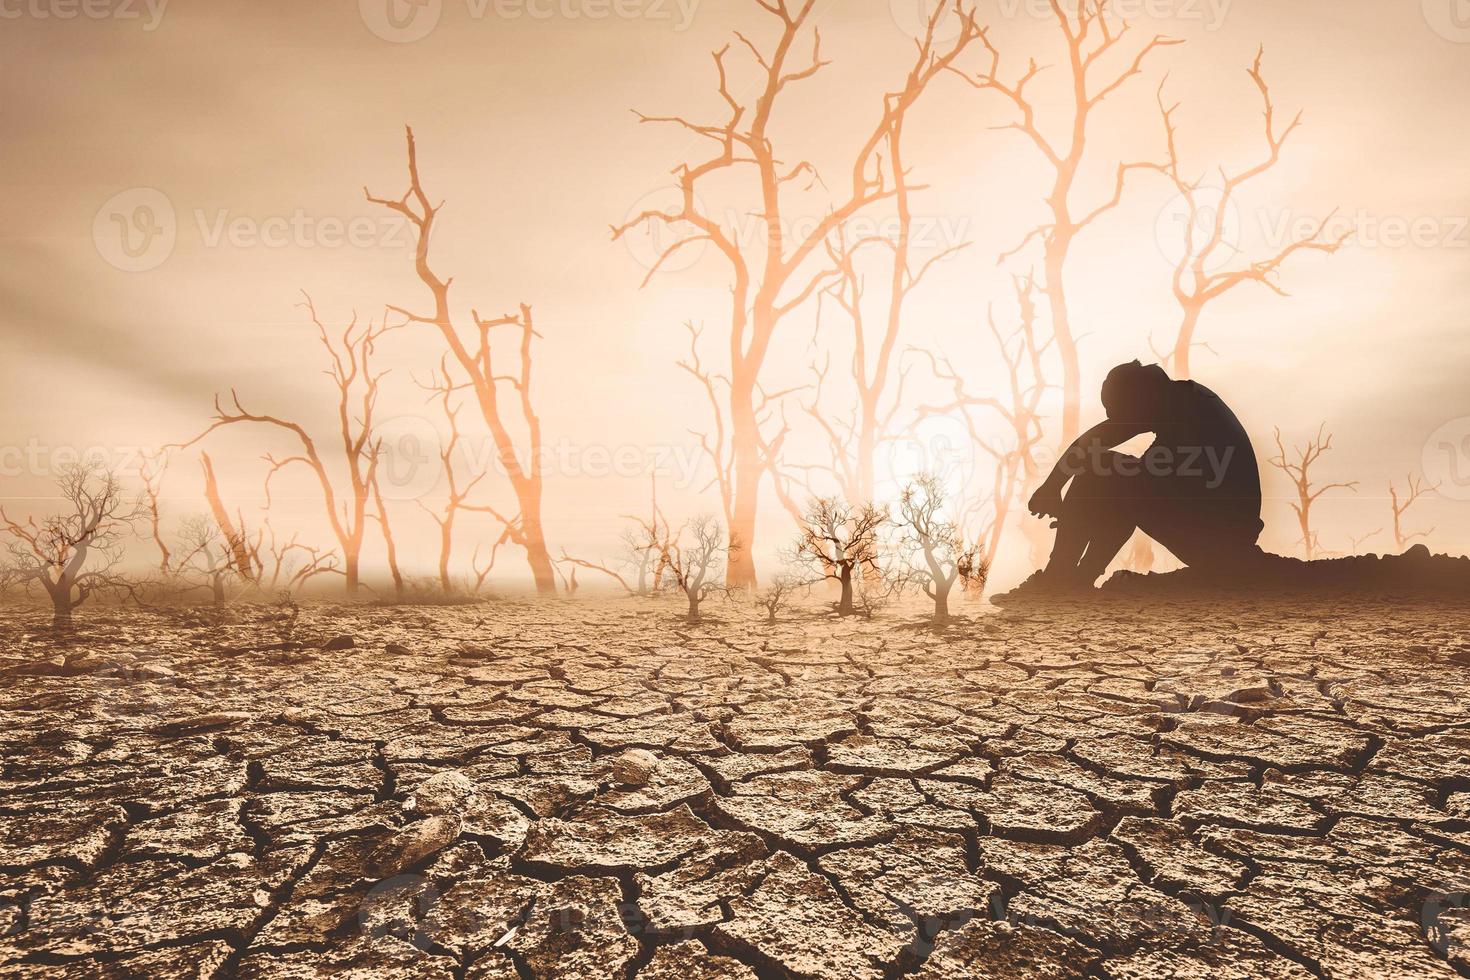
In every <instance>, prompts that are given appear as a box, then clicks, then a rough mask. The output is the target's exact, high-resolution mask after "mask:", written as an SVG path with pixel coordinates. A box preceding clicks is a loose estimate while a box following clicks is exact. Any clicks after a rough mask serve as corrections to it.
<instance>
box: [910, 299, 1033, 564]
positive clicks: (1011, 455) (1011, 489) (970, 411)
mask: <svg viewBox="0 0 1470 980" xmlns="http://www.w3.org/2000/svg"><path fill="white" fill-rule="evenodd" d="M1012 284H1013V287H1014V289H1015V295H1016V306H1017V311H1018V324H1017V326H1016V328H1015V329H1014V330H1013V331H1010V332H1009V333H1005V332H1003V331H1002V330H1001V328H1000V327H999V326H998V325H997V323H996V318H995V308H994V306H993V305H992V306H991V307H990V309H989V310H988V311H987V313H986V322H987V325H988V327H989V332H990V336H991V338H992V339H993V341H994V343H995V347H996V352H997V353H998V354H999V355H1000V361H1001V363H1002V364H1003V365H1004V367H1005V369H1006V384H1007V389H1006V393H1005V394H1004V395H1003V396H1000V397H996V396H991V395H976V394H974V393H972V392H971V391H970V389H969V386H968V384H967V382H966V380H965V377H964V375H963V374H962V373H961V372H960V371H959V370H957V369H956V368H955V366H954V364H953V363H952V362H951V361H950V359H949V358H947V357H943V356H940V355H936V354H935V353H933V352H932V351H928V350H913V351H912V353H914V354H916V355H918V356H920V357H923V358H925V359H926V360H927V361H928V364H929V368H930V371H931V372H932V374H933V375H934V377H935V378H936V379H937V380H939V381H941V382H943V383H944V384H945V385H947V386H948V387H949V389H950V395H949V399H948V400H947V401H945V402H941V403H935V404H930V405H923V406H920V408H919V409H918V416H919V417H920V418H925V417H928V416H934V415H947V416H954V415H958V416H959V417H961V418H963V419H964V420H965V424H966V426H967V428H968V430H969V434H970V442H971V444H972V445H974V446H976V447H977V448H979V449H981V450H982V451H984V452H985V453H986V454H987V455H989V456H990V457H991V459H992V460H993V461H994V466H995V468H994V475H993V479H992V485H991V488H990V495H989V497H990V519H989V521H988V522H987V523H986V525H985V528H984V530H983V532H982V534H981V538H982V539H983V551H984V553H985V554H986V555H988V556H990V558H991V560H994V558H995V556H996V555H997V554H999V552H1000V548H1001V543H1002V540H1003V539H1004V536H1005V532H1006V528H1007V525H1008V522H1009V517H1010V514H1011V510H1012V508H1013V507H1014V506H1015V503H1016V501H1017V500H1018V499H1020V500H1025V499H1026V498H1028V497H1029V496H1030V494H1031V491H1032V490H1033V489H1035V487H1036V486H1037V484H1039V483H1040V481H1041V478H1042V476H1043V475H1044V474H1043V473H1042V472H1041V463H1040V462H1039V460H1038V453H1039V452H1040V450H1041V448H1042V444H1043V442H1044V440H1045V432H1044V431H1043V428H1042V419H1041V399H1042V397H1043V396H1044V395H1045V393H1046V391H1047V388H1048V385H1047V381H1046V371H1045V363H1044V360H1043V358H1044V356H1045V354H1046V352H1047V350H1048V349H1049V348H1050V346H1051V342H1050V341H1049V340H1048V341H1046V342H1044V343H1043V342H1042V341H1041V340H1040V338H1039V337H1038V336H1037V331H1036V302H1035V281H1034V280H1033V279H1032V278H1031V277H1030V276H1029V275H1028V276H1013V277H1012ZM976 412H979V413H981V414H982V415H986V414H992V413H993V414H994V415H996V416H998V417H999V418H1000V419H1001V420H1002V421H1003V422H1004V424H1005V429H1006V436H1005V438H1004V439H1003V440H1001V441H999V442H997V441H995V440H993V439H990V438H987V437H986V436H985V434H984V433H983V432H982V427H981V426H980V425H979V424H978V422H977V419H976V417H975V413H976ZM1027 526H1028V527H1030V526H1031V525H1030V524H1028V525H1027ZM1036 526H1037V527H1040V525H1039V523H1038V524H1037V525H1036ZM1043 547H1044V544H1043V543H1042V542H1040V541H1034V542H1032V548H1031V550H1032V552H1033V553H1032V555H1031V557H1032V559H1033V561H1038V560H1039V559H1040V557H1041V556H1040V555H1038V554H1037V553H1036V552H1037V551H1038V549H1040V548H1043ZM1041 554H1044V551H1042V553H1041Z"/></svg>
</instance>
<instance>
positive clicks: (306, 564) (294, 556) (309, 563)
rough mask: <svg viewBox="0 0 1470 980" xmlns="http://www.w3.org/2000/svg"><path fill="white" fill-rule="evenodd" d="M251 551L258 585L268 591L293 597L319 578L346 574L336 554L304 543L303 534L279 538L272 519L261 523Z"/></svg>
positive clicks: (251, 563) (253, 539)
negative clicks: (292, 594) (319, 576)
mask: <svg viewBox="0 0 1470 980" xmlns="http://www.w3.org/2000/svg"><path fill="white" fill-rule="evenodd" d="M249 552H250V562H249V563H250V565H251V567H252V568H254V569H255V582H256V584H257V585H258V586H259V587H260V588H261V589H262V590H263V591H265V592H283V593H284V594H286V595H287V596H289V595H290V594H291V593H293V592H296V591H298V590H300V589H301V587H302V586H304V585H305V584H306V583H307V582H309V581H311V580H312V579H314V578H316V577H317V576H318V575H342V574H344V572H343V569H342V566H341V564H340V563H339V561H338V557H337V554H336V552H334V551H329V550H327V549H324V548H319V547H313V546H311V545H306V544H302V543H301V541H300V535H299V534H293V535H291V537H289V538H286V539H284V540H283V539H280V538H278V537H277V536H276V531H275V528H273V527H272V526H271V522H270V518H269V517H267V518H266V519H265V520H263V521H261V526H260V529H259V530H258V531H256V533H255V537H254V538H252V539H251V541H250V547H249Z"/></svg>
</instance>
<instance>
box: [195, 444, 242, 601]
mask: <svg viewBox="0 0 1470 980" xmlns="http://www.w3.org/2000/svg"><path fill="white" fill-rule="evenodd" d="M199 460H200V463H201V464H202V465H203V467H204V497H205V499H206V500H208V501H209V510H210V513H212V514H213V515H214V522H215V523H216V524H218V525H219V529H220V532H221V533H222V534H224V536H225V547H227V548H229V549H230V554H231V556H232V557H233V559H234V562H235V572H236V573H237V574H238V575H239V576H240V577H241V578H242V579H244V580H245V581H246V582H254V581H256V575H255V567H254V565H253V563H252V562H251V561H250V548H249V546H248V545H247V544H246V542H245V532H244V529H243V528H237V527H235V525H234V524H233V523H232V522H231V521H230V513H229V511H227V510H225V503H224V500H223V499H222V498H221V497H220V494H219V483H218V482H217V481H216V480H215V477H214V464H213V463H212V462H210V459H209V454H208V453H200V454H199Z"/></svg>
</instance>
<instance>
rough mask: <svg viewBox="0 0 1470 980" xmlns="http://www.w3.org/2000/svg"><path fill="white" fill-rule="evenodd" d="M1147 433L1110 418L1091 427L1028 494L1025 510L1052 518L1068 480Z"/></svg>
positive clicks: (1140, 426) (1142, 427)
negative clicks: (1098, 458)
mask: <svg viewBox="0 0 1470 980" xmlns="http://www.w3.org/2000/svg"><path fill="white" fill-rule="evenodd" d="M1149 431H1151V430H1150V429H1149V427H1148V426H1147V425H1144V424H1141V423H1138V422H1116V421H1114V420H1112V419H1107V420H1104V421H1102V422H1099V423H1098V424H1097V425H1094V426H1093V427H1092V428H1090V429H1088V430H1087V431H1086V432H1084V433H1082V434H1081V435H1080V436H1078V437H1077V439H1076V441H1074V442H1073V443H1072V445H1070V446H1068V447H1067V451H1066V452H1064V453H1062V457H1061V459H1058V460H1057V464H1056V465H1055V466H1053V467H1052V469H1051V473H1050V474H1048V475H1047V478H1046V480H1045V481H1044V482H1043V483H1042V484H1041V486H1039V487H1037V488H1036V493H1034V494H1032V495H1031V500H1030V502H1029V503H1028V504H1027V507H1028V508H1029V509H1030V511H1031V513H1033V514H1035V515H1036V516H1037V517H1056V516H1057V512H1058V511H1059V510H1060V509H1061V503H1062V490H1063V489H1064V488H1065V487H1066V485H1067V483H1068V482H1069V481H1070V480H1071V479H1072V477H1074V476H1077V475H1078V474H1080V473H1084V472H1086V470H1087V468H1088V466H1089V465H1091V464H1092V463H1093V461H1094V460H1096V459H1097V457H1098V456H1099V455H1100V454H1101V453H1103V452H1106V451H1107V450H1109V449H1116V448H1117V447H1118V446H1121V445H1122V444H1123V443H1125V442H1127V441H1128V440H1129V439H1132V438H1134V437H1135V436H1141V435H1143V434H1144V433H1145V432H1149Z"/></svg>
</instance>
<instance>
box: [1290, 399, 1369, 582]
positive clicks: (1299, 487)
mask: <svg viewBox="0 0 1470 980" xmlns="http://www.w3.org/2000/svg"><path fill="white" fill-rule="evenodd" d="M1331 448H1332V436H1331V434H1329V433H1327V423H1326V422H1323V423H1322V425H1321V426H1319V427H1318V429H1317V435H1316V437H1315V438H1313V439H1311V440H1310V441H1309V442H1307V444H1306V445H1305V446H1300V447H1298V448H1296V449H1295V450H1294V452H1295V458H1293V459H1288V458H1287V455H1286V446H1285V444H1284V443H1283V442H1282V441H1281V429H1280V428H1277V429H1276V455H1275V456H1273V457H1271V459H1270V460H1268V462H1269V463H1270V464H1271V465H1272V466H1274V467H1276V468H1277V469H1278V470H1280V471H1281V472H1283V473H1285V474H1286V476H1287V478H1288V479H1289V480H1291V483H1292V486H1293V487H1294V488H1295V489H1296V497H1297V499H1296V501H1295V502H1294V503H1292V505H1291V509H1292V510H1293V511H1294V512H1295V513H1296V519H1297V523H1298V525H1299V526H1300V527H1301V532H1302V540H1301V544H1302V549H1303V551H1304V552H1305V553H1306V557H1307V561H1311V560H1312V559H1313V558H1315V557H1317V552H1318V550H1319V548H1318V543H1317V535H1316V532H1314V531H1313V530H1312V505H1313V504H1315V503H1316V502H1317V500H1318V498H1320V497H1321V496H1322V495H1323V494H1324V493H1326V492H1327V491H1329V490H1354V489H1356V488H1357V486H1358V484H1357V481H1356V480H1354V481H1351V482H1348V483H1327V484H1323V485H1321V486H1316V485H1314V484H1313V483H1312V474H1311V469H1312V466H1313V464H1315V463H1316V462H1317V461H1318V460H1320V459H1321V458H1322V455H1323V454H1324V453H1326V452H1327V451H1328V450H1329V449H1331Z"/></svg>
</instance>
